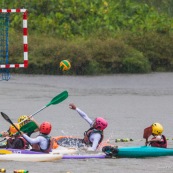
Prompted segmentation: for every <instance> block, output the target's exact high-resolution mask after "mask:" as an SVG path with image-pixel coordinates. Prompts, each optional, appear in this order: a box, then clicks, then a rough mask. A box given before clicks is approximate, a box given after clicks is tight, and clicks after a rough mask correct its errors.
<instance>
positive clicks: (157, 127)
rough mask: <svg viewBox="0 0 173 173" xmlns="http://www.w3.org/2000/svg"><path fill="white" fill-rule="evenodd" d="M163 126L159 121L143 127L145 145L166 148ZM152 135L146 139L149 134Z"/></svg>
mask: <svg viewBox="0 0 173 173" xmlns="http://www.w3.org/2000/svg"><path fill="white" fill-rule="evenodd" d="M162 132H163V126H162V125H161V124H160V123H153V124H152V125H151V126H150V127H147V128H146V129H144V138H146V145H147V144H148V145H150V146H152V147H161V148H167V140H166V137H165V136H164V135H162ZM150 135H152V136H153V137H152V138H151V139H149V140H148V138H149V136H150ZM145 136H146V137H145Z"/></svg>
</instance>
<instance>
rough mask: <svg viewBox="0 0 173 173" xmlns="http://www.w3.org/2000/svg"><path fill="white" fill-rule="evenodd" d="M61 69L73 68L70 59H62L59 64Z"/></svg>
mask: <svg viewBox="0 0 173 173" xmlns="http://www.w3.org/2000/svg"><path fill="white" fill-rule="evenodd" d="M59 68H60V70H62V71H67V70H69V69H70V68H71V64H70V62H69V61H68V60H62V61H61V62H60V65H59Z"/></svg>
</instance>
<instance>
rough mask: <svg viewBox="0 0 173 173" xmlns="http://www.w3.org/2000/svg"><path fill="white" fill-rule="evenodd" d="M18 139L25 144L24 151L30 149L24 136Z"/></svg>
mask: <svg viewBox="0 0 173 173" xmlns="http://www.w3.org/2000/svg"><path fill="white" fill-rule="evenodd" d="M17 138H18V139H21V140H22V142H23V148H22V149H28V148H29V143H28V142H27V141H26V139H25V138H24V137H22V136H19V137H17Z"/></svg>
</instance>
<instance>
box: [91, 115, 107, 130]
mask: <svg viewBox="0 0 173 173" xmlns="http://www.w3.org/2000/svg"><path fill="white" fill-rule="evenodd" d="M107 126H108V122H107V121H106V120H105V119H103V118H101V117H97V118H96V119H95V122H94V128H96V129H97V130H104V129H105V128H106V127H107Z"/></svg>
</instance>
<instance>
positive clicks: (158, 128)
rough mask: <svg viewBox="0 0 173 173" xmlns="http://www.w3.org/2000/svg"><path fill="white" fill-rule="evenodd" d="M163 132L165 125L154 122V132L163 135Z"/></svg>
mask: <svg viewBox="0 0 173 173" xmlns="http://www.w3.org/2000/svg"><path fill="white" fill-rule="evenodd" d="M162 132H163V126H162V125H161V124H159V123H153V124H152V134H154V135H161V134H162Z"/></svg>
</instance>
